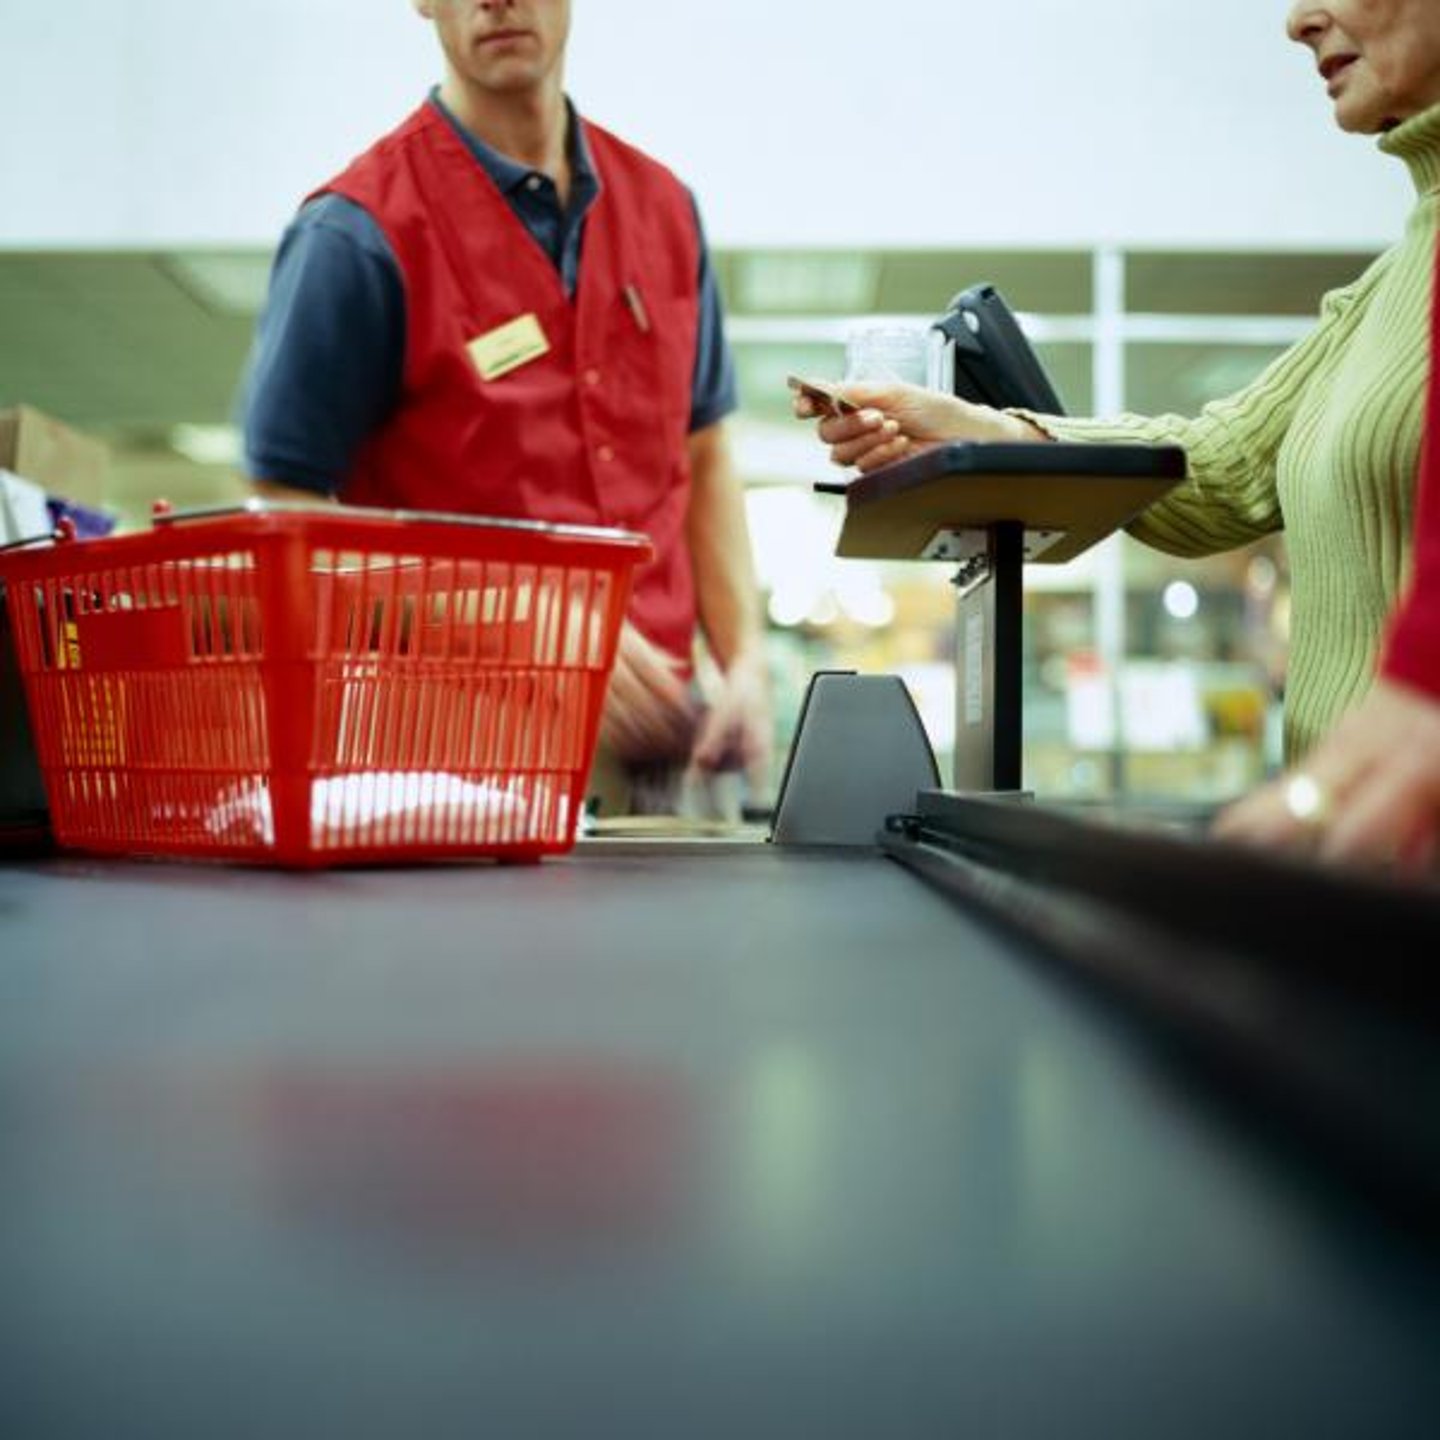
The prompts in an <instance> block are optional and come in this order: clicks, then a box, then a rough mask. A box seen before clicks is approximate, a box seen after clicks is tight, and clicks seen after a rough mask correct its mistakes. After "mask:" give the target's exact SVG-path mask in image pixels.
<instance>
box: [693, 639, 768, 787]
mask: <svg viewBox="0 0 1440 1440" xmlns="http://www.w3.org/2000/svg"><path fill="white" fill-rule="evenodd" d="M773 743H774V742H773V732H772V728H771V720H770V680H769V675H768V673H767V670H766V665H765V655H764V651H763V650H761V649H759V648H756V649H754V650H749V651H746V652H745V653H743V654H741V655H739V656H737V657H736V658H735V660H734V661H733V662H732V663H731V665H730V668H729V669H728V670H727V671H726V672H725V673H724V675H723V676H722V677H721V680H720V684H719V686H718V687H717V689H716V690H715V692H714V694H713V695H712V696H711V698H710V704H709V708H708V709H707V710H706V712H705V715H704V717H703V719H702V720H701V722H700V731H699V734H698V735H697V736H696V738H695V748H694V749H693V751H692V752H691V756H690V758H691V760H692V761H693V762H694V764H696V765H698V766H699V767H700V769H702V770H712V771H713V770H743V771H744V772H745V773H746V775H748V776H749V777H750V780H751V783H752V784H753V785H755V786H756V787H761V786H763V785H764V784H765V782H766V780H767V779H768V777H769V770H770V751H771V748H772V745H773Z"/></svg>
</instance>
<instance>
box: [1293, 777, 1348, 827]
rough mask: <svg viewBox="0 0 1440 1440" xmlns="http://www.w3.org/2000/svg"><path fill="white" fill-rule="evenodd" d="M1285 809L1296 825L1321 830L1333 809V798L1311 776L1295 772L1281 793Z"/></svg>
mask: <svg viewBox="0 0 1440 1440" xmlns="http://www.w3.org/2000/svg"><path fill="white" fill-rule="evenodd" d="M1281 795H1282V798H1283V800H1284V803H1285V809H1286V811H1287V812H1288V814H1289V815H1290V818H1291V819H1292V820H1294V821H1295V822H1296V823H1297V824H1300V825H1303V826H1305V827H1306V828H1307V829H1310V830H1319V829H1321V828H1322V827H1323V826H1324V825H1325V824H1326V823H1327V822H1328V821H1329V819H1330V815H1331V812H1332V811H1333V809H1334V808H1335V797H1334V796H1333V795H1332V794H1331V793H1330V791H1329V790H1328V789H1327V788H1326V787H1325V786H1324V785H1322V784H1321V783H1320V782H1319V781H1318V780H1317V779H1316V778H1315V777H1314V776H1313V775H1307V774H1306V773H1305V771H1303V770H1297V771H1296V772H1295V774H1293V775H1292V776H1291V777H1290V778H1289V779H1288V780H1287V781H1286V782H1285V786H1284V789H1283V790H1282V791H1281Z"/></svg>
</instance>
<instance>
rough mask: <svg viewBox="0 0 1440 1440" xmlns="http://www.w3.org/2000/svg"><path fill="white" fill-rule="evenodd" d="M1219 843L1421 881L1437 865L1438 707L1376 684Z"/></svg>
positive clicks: (1223, 831)
mask: <svg viewBox="0 0 1440 1440" xmlns="http://www.w3.org/2000/svg"><path fill="white" fill-rule="evenodd" d="M1214 833H1215V834H1216V836H1217V837H1218V838H1220V839H1222V840H1237V841H1239V842H1241V843H1242V844H1248V845H1261V846H1274V847H1280V848H1283V849H1287V850H1293V851H1299V852H1302V853H1305V854H1310V855H1315V856H1318V857H1319V858H1321V859H1324V860H1337V861H1349V862H1359V863H1364V864H1370V865H1389V866H1394V867H1396V868H1399V869H1402V870H1410V871H1420V870H1423V869H1425V868H1426V867H1428V866H1431V865H1433V864H1434V863H1435V861H1436V859H1437V857H1440V700H1436V699H1434V698H1432V697H1431V696H1428V695H1424V694H1422V693H1421V692H1419V691H1417V690H1411V689H1409V688H1408V687H1407V686H1403V685H1397V684H1394V683H1393V682H1390V681H1385V680H1381V681H1379V682H1378V683H1377V684H1376V686H1375V688H1374V689H1373V690H1372V691H1371V692H1370V694H1369V696H1368V697H1367V698H1366V699H1365V700H1364V701H1363V702H1362V703H1361V704H1360V705H1358V706H1357V707H1356V708H1355V709H1354V710H1352V711H1351V712H1350V713H1349V714H1348V715H1347V716H1346V717H1345V718H1344V719H1343V720H1342V721H1341V722H1340V723H1339V725H1337V726H1336V727H1335V729H1334V730H1333V731H1332V732H1331V733H1330V735H1329V736H1328V737H1327V738H1326V739H1325V740H1323V741H1321V743H1320V744H1319V745H1317V746H1316V747H1315V749H1314V751H1313V752H1312V753H1311V754H1310V755H1309V756H1308V757H1307V758H1306V760H1305V763H1304V766H1303V768H1302V769H1299V770H1293V771H1291V772H1290V773H1289V774H1287V775H1284V776H1282V777H1281V778H1280V779H1279V780H1276V781H1274V782H1273V783H1272V784H1270V785H1267V786H1265V787H1264V788H1263V789H1261V790H1257V791H1256V792H1255V794H1253V795H1250V796H1248V797H1247V798H1246V799H1244V800H1242V801H1240V802H1239V803H1238V804H1236V805H1232V806H1231V807H1230V808H1229V809H1228V810H1226V811H1225V812H1224V813H1223V814H1222V815H1221V816H1220V818H1219V819H1218V820H1217V821H1216V823H1215V832H1214Z"/></svg>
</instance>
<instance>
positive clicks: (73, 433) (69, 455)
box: [0, 405, 110, 510]
mask: <svg viewBox="0 0 1440 1440" xmlns="http://www.w3.org/2000/svg"><path fill="white" fill-rule="evenodd" d="M109 468H110V451H109V450H108V449H107V448H106V447H105V445H104V444H103V443H102V442H101V441H99V440H96V439H95V438H94V437H93V436H90V435H82V434H81V433H80V432H79V431H78V430H72V429H71V428H70V426H68V425H64V424H62V423H61V422H60V421H59V420H56V419H53V418H52V417H51V416H49V415H46V414H45V413H44V412H43V411H41V410H36V409H34V408H33V407H32V406H29V405H16V406H13V407H11V408H10V409H8V410H0V470H10V471H13V472H14V473H15V474H16V475H19V476H20V477H21V478H22V479H25V480H30V481H32V482H33V483H34V484H36V485H38V486H39V487H40V488H41V489H42V490H44V491H45V492H46V494H48V495H54V496H56V497H57V498H58V499H61V500H73V501H75V502H76V503H77V504H80V505H88V506H91V507H93V508H95V509H97V510H98V509H100V508H101V507H102V506H103V505H104V503H105V477H106V473H107V472H108V470H109Z"/></svg>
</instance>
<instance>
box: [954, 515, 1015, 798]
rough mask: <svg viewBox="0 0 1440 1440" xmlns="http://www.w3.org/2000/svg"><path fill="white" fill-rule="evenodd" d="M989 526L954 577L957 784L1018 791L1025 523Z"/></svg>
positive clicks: (981, 789)
mask: <svg viewBox="0 0 1440 1440" xmlns="http://www.w3.org/2000/svg"><path fill="white" fill-rule="evenodd" d="M987 528H988V535H987V538H988V543H987V548H986V554H985V556H984V557H983V558H979V557H977V561H976V562H975V563H974V564H973V565H972V567H968V568H962V570H961V571H960V572H959V573H958V574H957V575H956V577H955V584H956V587H957V589H958V590H959V599H958V602H957V607H956V685H955V694H956V706H955V761H954V785H955V789H956V790H957V791H960V792H962V793H965V792H969V793H977V792H978V793H982V794H989V793H996V792H999V793H1013V792H1016V791H1019V789H1020V782H1021V740H1022V736H1023V729H1022V722H1021V663H1022V658H1023V627H1024V599H1023V596H1024V562H1025V526H1024V524H1023V523H1022V522H1020V521H1010V520H1005V521H999V522H997V523H995V524H993V525H991V526H989V527H987Z"/></svg>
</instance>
